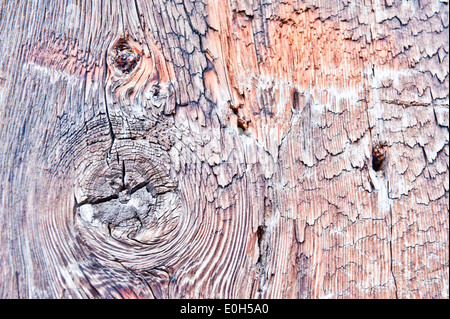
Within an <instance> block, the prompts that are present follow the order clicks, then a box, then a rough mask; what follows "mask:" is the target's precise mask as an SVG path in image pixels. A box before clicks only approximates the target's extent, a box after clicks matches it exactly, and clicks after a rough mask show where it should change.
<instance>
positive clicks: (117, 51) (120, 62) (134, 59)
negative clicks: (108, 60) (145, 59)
mask: <svg viewBox="0 0 450 319" xmlns="http://www.w3.org/2000/svg"><path fill="white" fill-rule="evenodd" d="M112 54H113V61H114V65H115V66H116V68H117V69H119V70H120V71H121V72H122V73H124V74H129V73H131V72H132V71H133V70H134V69H135V68H136V66H137V64H138V62H139V60H140V59H141V57H140V56H139V54H137V53H136V52H135V51H134V50H133V49H132V48H131V46H130V44H129V43H128V42H127V41H126V40H120V41H119V42H117V43H116V44H115V45H114V47H113V49H112Z"/></svg>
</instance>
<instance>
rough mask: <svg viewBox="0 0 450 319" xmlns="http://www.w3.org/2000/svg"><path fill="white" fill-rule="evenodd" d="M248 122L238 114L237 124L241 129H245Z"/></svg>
mask: <svg viewBox="0 0 450 319" xmlns="http://www.w3.org/2000/svg"><path fill="white" fill-rule="evenodd" d="M248 123H249V121H246V120H244V119H243V118H242V117H240V116H238V118H237V126H238V127H239V128H240V129H241V130H243V131H245V130H247V129H248Z"/></svg>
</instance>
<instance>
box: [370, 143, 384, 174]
mask: <svg viewBox="0 0 450 319" xmlns="http://www.w3.org/2000/svg"><path fill="white" fill-rule="evenodd" d="M386 162H387V144H385V143H378V144H376V145H374V146H373V148H372V168H373V170H374V171H375V172H378V171H381V170H383V169H384V168H385V167H386Z"/></svg>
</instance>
